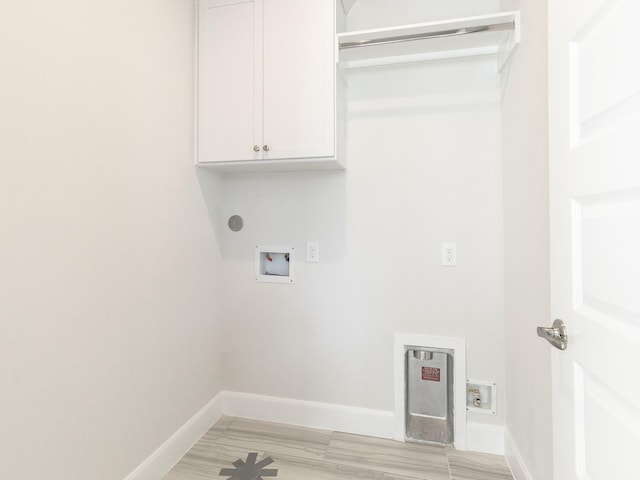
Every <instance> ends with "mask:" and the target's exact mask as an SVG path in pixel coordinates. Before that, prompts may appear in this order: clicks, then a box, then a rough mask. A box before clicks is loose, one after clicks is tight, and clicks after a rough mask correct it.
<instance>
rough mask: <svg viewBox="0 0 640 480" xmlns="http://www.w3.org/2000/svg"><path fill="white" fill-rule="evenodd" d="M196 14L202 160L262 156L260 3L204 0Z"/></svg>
mask: <svg viewBox="0 0 640 480" xmlns="http://www.w3.org/2000/svg"><path fill="white" fill-rule="evenodd" d="M199 8H200V11H199V17H198V18H199V20H198V22H199V23H198V29H199V31H198V38H199V42H198V160H199V162H221V161H237V160H254V159H259V158H261V157H262V153H261V152H254V145H259V146H260V147H262V138H261V137H262V132H261V129H262V99H260V100H259V101H258V100H257V99H256V96H259V95H260V94H261V92H259V91H258V87H257V86H259V85H261V83H262V78H261V77H262V69H261V60H262V59H261V52H260V42H261V40H262V39H261V36H262V34H261V28H262V26H261V23H260V21H259V20H260V16H261V12H260V4H259V3H256V2H253V1H246V0H244V1H240V0H201V1H200V7H199Z"/></svg>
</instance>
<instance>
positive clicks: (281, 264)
mask: <svg viewBox="0 0 640 480" xmlns="http://www.w3.org/2000/svg"><path fill="white" fill-rule="evenodd" d="M255 264H256V266H255V274H256V280H257V281H258V282H270V283H293V273H294V265H295V248H293V247H272V246H259V245H258V246H256V257H255Z"/></svg>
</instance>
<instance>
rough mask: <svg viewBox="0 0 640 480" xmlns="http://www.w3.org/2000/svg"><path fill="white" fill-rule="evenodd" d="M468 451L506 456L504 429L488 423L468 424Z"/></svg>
mask: <svg viewBox="0 0 640 480" xmlns="http://www.w3.org/2000/svg"><path fill="white" fill-rule="evenodd" d="M467 450H470V451H472V452H482V453H493V454H494V455H504V427H503V426H502V425H490V424H488V423H476V422H469V423H467Z"/></svg>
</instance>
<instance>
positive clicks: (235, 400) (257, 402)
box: [223, 392, 394, 438]
mask: <svg viewBox="0 0 640 480" xmlns="http://www.w3.org/2000/svg"><path fill="white" fill-rule="evenodd" d="M223 405H224V414H225V415H228V416H232V417H244V418H253V419H255V420H262V421H266V422H275V423H287V424H290V425H299V426H304V427H309V428H323V429H326V430H335V431H339V432H347V433H356V434H360V435H368V436H371V437H382V438H393V423H394V422H393V418H394V417H393V412H389V411H386V410H374V409H370V408H360V407H350V406H346V405H336V404H331V403H319V402H310V401H306V400H294V399H289V398H279V397H268V396H265V395H254V394H250V393H239V392H224V401H223Z"/></svg>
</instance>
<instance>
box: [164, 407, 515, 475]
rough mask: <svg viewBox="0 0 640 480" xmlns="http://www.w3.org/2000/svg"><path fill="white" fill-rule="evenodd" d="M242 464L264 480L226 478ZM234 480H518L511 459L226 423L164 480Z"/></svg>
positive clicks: (299, 429)
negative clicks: (223, 472)
mask: <svg viewBox="0 0 640 480" xmlns="http://www.w3.org/2000/svg"><path fill="white" fill-rule="evenodd" d="M252 453H257V457H256V456H255V455H253V456H250V454H252ZM253 457H255V459H254V458H253ZM238 460H242V461H243V462H245V461H246V462H247V464H249V463H251V464H253V463H255V464H256V466H257V467H260V466H262V465H261V464H260V462H261V461H262V462H263V464H264V469H265V470H264V472H265V473H264V474H263V475H264V477H262V476H254V475H252V474H250V473H249V474H247V473H244V474H243V473H242V472H241V471H240V470H237V471H238V472H239V473H237V474H235V475H236V476H231V475H229V474H227V475H220V472H221V470H223V469H227V472H228V471H229V470H234V469H236V467H237V466H238V465H240V466H241V465H243V462H238ZM270 460H272V462H270ZM234 462H235V465H236V466H234ZM252 462H253V463H252ZM238 468H241V467H238ZM273 470H277V473H276V472H274V471H273ZM256 471H257V470H256ZM274 474H275V476H274ZM232 475H233V474H232ZM230 478H232V479H233V480H236V479H238V480H245V479H248V480H260V479H263V480H266V479H267V478H274V479H275V480H347V479H359V480H513V477H512V476H511V473H510V471H509V468H508V467H507V464H506V462H505V460H504V458H503V457H501V456H498V455H487V454H480V453H471V452H459V451H457V450H455V449H453V448H450V447H439V446H433V445H423V444H417V443H402V442H395V441H393V440H385V439H380V438H372V437H364V436H361V435H352V434H348V433H340V432H332V431H329V430H316V429H310V428H304V427H296V426H291V425H283V424H277V423H267V422H259V421H256V420H247V419H244V418H234V417H222V418H221V419H220V420H219V421H218V422H217V423H216V424H215V425H214V426H213V427H212V428H211V430H209V431H208V432H207V433H206V434H205V436H204V437H202V438H201V439H200V441H199V442H198V443H197V444H196V445H194V447H193V448H192V449H191V450H190V451H189V452H188V453H187V454H186V455H185V456H184V457H183V458H182V460H181V461H180V462H179V463H178V464H177V465H176V466H175V467H173V469H172V470H171V471H170V472H169V473H168V474H167V475H166V476H165V477H164V480H203V479H221V480H229V479H230Z"/></svg>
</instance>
